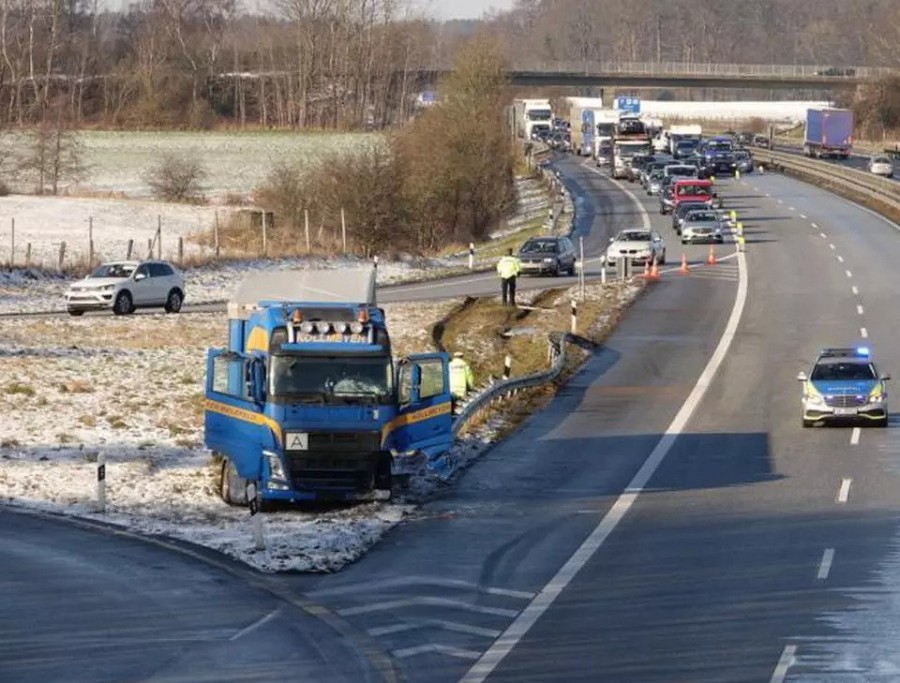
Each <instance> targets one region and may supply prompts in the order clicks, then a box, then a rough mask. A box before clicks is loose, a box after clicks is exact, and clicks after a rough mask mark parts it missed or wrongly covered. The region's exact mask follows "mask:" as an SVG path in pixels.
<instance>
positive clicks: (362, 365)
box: [270, 354, 393, 402]
mask: <svg viewBox="0 0 900 683" xmlns="http://www.w3.org/2000/svg"><path fill="white" fill-rule="evenodd" d="M270 394H271V395H272V396H273V397H276V398H294V399H298V398H312V399H317V400H322V401H324V402H336V401H346V400H347V399H354V398H359V399H366V400H369V401H371V400H373V399H374V400H376V401H378V402H383V401H386V400H387V399H389V398H390V397H391V395H392V394H393V368H392V367H391V359H390V358H387V357H375V358H369V357H365V358H353V357H348V358H345V357H342V356H324V357H323V356H298V355H291V354H283V355H276V356H272V368H271V380H270Z"/></svg>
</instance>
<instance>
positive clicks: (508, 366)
mask: <svg viewBox="0 0 900 683" xmlns="http://www.w3.org/2000/svg"><path fill="white" fill-rule="evenodd" d="M511 374H512V356H509V355H508V356H506V358H504V359H503V379H509V376H510V375H511Z"/></svg>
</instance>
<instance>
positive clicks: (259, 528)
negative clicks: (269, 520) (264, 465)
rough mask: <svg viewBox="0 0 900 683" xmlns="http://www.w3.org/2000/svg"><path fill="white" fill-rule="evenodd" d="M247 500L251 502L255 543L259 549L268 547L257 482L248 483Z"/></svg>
mask: <svg viewBox="0 0 900 683" xmlns="http://www.w3.org/2000/svg"><path fill="white" fill-rule="evenodd" d="M247 502H248V503H249V504H250V526H251V527H253V545H254V547H255V548H256V549H257V550H265V549H266V537H265V535H264V534H263V523H262V517H261V516H260V514H259V491H258V490H257V488H256V483H255V482H250V483H249V484H247Z"/></svg>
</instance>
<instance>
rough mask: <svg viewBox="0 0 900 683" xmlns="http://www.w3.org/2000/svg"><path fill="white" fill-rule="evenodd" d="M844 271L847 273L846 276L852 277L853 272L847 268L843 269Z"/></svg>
mask: <svg viewBox="0 0 900 683" xmlns="http://www.w3.org/2000/svg"><path fill="white" fill-rule="evenodd" d="M844 272H845V273H847V277H853V273H852V272H850V271H849V270H845V271H844Z"/></svg>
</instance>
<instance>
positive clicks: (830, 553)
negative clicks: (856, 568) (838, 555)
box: [816, 548, 834, 581]
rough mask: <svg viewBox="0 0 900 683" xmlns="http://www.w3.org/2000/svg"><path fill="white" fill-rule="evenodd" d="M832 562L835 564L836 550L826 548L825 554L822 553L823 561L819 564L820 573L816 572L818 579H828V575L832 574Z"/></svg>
mask: <svg viewBox="0 0 900 683" xmlns="http://www.w3.org/2000/svg"><path fill="white" fill-rule="evenodd" d="M832 562H834V548H825V552H823V553H822V561H821V562H819V571H817V572H816V578H817V579H818V580H819V581H824V580H825V579H827V578H828V574H829V573H831V563H832Z"/></svg>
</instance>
